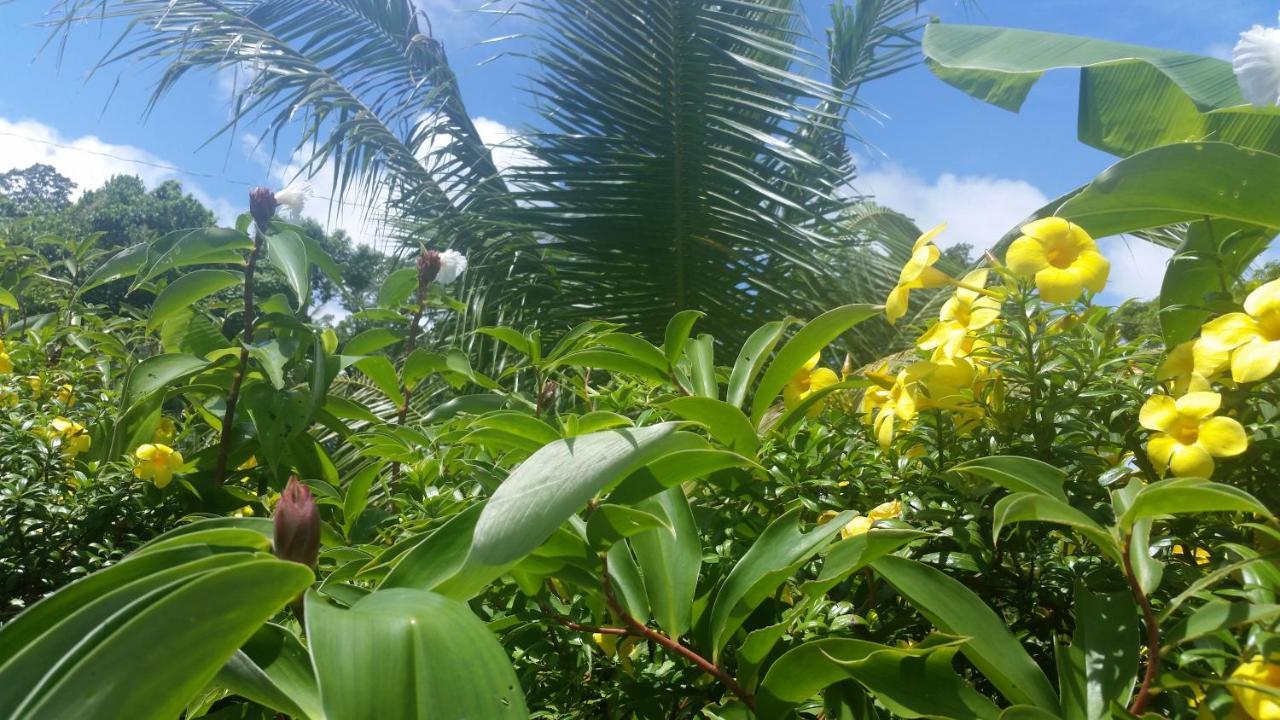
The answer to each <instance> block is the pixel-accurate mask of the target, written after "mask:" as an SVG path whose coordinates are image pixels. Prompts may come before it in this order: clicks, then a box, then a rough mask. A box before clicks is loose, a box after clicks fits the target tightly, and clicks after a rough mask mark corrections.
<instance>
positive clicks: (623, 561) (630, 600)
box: [606, 542, 649, 623]
mask: <svg viewBox="0 0 1280 720" xmlns="http://www.w3.org/2000/svg"><path fill="white" fill-rule="evenodd" d="M606 557H607V558H608V560H609V577H610V579H611V580H612V582H613V592H614V595H616V596H617V598H618V602H620V603H622V608H623V609H624V610H626V611H627V612H628V613H629V614H630V615H631V617H633V618H635V619H636V620H639V621H640V622H642V623H647V622H649V597H648V594H647V593H646V592H645V589H644V579H643V578H641V577H640V566H639V565H637V564H636V559H635V558H634V557H633V556H632V555H631V546H629V545H628V544H627V543H624V542H620V543H614V544H613V547H611V548H609V552H608V554H607V556H606Z"/></svg>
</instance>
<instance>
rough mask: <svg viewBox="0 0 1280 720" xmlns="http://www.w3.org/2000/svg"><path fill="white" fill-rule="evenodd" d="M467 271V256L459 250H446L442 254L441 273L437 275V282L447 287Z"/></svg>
mask: <svg viewBox="0 0 1280 720" xmlns="http://www.w3.org/2000/svg"><path fill="white" fill-rule="evenodd" d="M466 271H467V258H466V256H465V255H463V254H462V253H460V252H458V251H457V250H445V251H444V252H442V253H440V272H439V273H436V282H438V283H440V284H442V285H447V284H449V283H451V282H453V281H454V280H457V279H458V278H459V277H460V276H461V275H462V273H464V272H466Z"/></svg>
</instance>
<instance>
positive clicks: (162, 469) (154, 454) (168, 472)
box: [133, 443, 182, 488]
mask: <svg viewBox="0 0 1280 720" xmlns="http://www.w3.org/2000/svg"><path fill="white" fill-rule="evenodd" d="M133 454H134V456H135V457H137V459H138V463H137V464H136V465H134V466H133V474H134V476H136V477H138V478H141V479H142V480H150V481H151V482H153V483H155V484H156V487H158V488H163V487H164V486H166V485H168V484H169V482H170V481H171V480H173V473H174V472H176V471H177V470H178V468H180V467H182V453H180V452H178V451H177V450H174V449H173V448H171V447H169V446H168V445H160V444H158V443H146V444H145V445H139V446H138V449H137V451H135V452H134V453H133Z"/></svg>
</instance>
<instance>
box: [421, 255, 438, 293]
mask: <svg viewBox="0 0 1280 720" xmlns="http://www.w3.org/2000/svg"><path fill="white" fill-rule="evenodd" d="M438 274H440V253H438V252H436V251H435V250H423V251H422V255H419V256H418V288H419V290H421V289H422V288H425V287H426V286H428V285H430V284H431V281H432V280H435V279H436V275H438Z"/></svg>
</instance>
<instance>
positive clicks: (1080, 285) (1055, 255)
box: [1005, 217, 1111, 303]
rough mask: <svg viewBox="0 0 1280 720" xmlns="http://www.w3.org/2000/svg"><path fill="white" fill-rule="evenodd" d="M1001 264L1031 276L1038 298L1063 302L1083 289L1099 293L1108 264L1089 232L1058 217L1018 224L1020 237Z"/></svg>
mask: <svg viewBox="0 0 1280 720" xmlns="http://www.w3.org/2000/svg"><path fill="white" fill-rule="evenodd" d="M1005 264H1007V265H1008V266H1009V269H1010V270H1012V271H1014V272H1015V273H1017V274H1019V275H1023V276H1026V277H1034V278H1035V281H1036V288H1037V289H1039V290H1040V297H1042V298H1044V299H1045V300H1047V301H1049V302H1054V303H1067V302H1071V301H1073V300H1075V299H1076V298H1078V297H1080V293H1082V292H1083V291H1084V290H1085V289H1088V290H1091V291H1093V292H1095V293H1096V292H1102V288H1104V287H1106V284H1107V274H1108V273H1110V271H1111V263H1109V262H1107V259H1106V258H1105V257H1103V256H1102V253H1100V252H1098V244H1097V243H1095V242H1094V241H1093V238H1091V237H1089V233H1087V232H1085V231H1084V229H1083V228H1081V227H1080V226H1079V225H1076V224H1074V223H1070V222H1067V221H1066V220H1064V219H1062V218H1059V217H1048V218H1043V219H1041V220H1036V221H1035V222H1031V223H1027V224H1026V225H1023V226H1022V236H1021V237H1019V238H1018V239H1017V240H1014V241H1013V243H1012V244H1011V245H1009V252H1008V253H1007V254H1006V255H1005Z"/></svg>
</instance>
